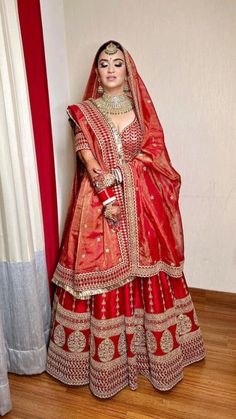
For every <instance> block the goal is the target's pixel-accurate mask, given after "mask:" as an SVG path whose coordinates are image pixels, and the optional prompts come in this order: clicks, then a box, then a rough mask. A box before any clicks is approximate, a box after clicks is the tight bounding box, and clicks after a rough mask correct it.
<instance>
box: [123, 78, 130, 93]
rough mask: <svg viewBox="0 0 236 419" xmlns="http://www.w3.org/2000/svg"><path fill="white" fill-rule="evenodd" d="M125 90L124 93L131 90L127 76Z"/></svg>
mask: <svg viewBox="0 0 236 419" xmlns="http://www.w3.org/2000/svg"><path fill="white" fill-rule="evenodd" d="M123 92H124V93H128V92H129V84H128V80H127V78H125V85H124V89H123Z"/></svg>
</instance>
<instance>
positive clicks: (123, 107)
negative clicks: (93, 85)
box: [96, 93, 134, 115]
mask: <svg viewBox="0 0 236 419" xmlns="http://www.w3.org/2000/svg"><path fill="white" fill-rule="evenodd" d="M96 105H97V107H98V108H99V109H100V110H101V111H102V112H103V113H105V114H109V115H121V114H123V113H127V112H129V111H131V110H132V109H133V108H134V104H133V102H132V100H131V99H130V98H129V97H128V96H127V95H126V94H122V95H117V96H111V95H109V94H108V93H103V95H102V97H100V98H99V99H97V100H96Z"/></svg>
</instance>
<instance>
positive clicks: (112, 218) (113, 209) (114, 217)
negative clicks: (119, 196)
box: [104, 204, 121, 227]
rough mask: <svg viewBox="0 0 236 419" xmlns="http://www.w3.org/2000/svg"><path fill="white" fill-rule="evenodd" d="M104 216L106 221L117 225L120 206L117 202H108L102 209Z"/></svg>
mask: <svg viewBox="0 0 236 419" xmlns="http://www.w3.org/2000/svg"><path fill="white" fill-rule="evenodd" d="M104 216H105V218H106V219H107V221H108V223H109V224H111V225H112V226H114V227H117V226H118V225H119V223H120V219H121V208H120V206H119V205H118V204H108V205H106V207H105V209H104Z"/></svg>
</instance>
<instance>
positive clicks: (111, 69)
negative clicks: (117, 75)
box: [108, 63, 115, 73]
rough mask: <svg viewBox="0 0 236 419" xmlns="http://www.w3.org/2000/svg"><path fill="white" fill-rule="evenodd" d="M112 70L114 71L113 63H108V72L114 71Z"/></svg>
mask: <svg viewBox="0 0 236 419" xmlns="http://www.w3.org/2000/svg"><path fill="white" fill-rule="evenodd" d="M114 71H115V68H114V65H113V63H109V65H108V73H114Z"/></svg>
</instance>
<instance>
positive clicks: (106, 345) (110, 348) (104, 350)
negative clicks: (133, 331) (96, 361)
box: [98, 338, 115, 362]
mask: <svg viewBox="0 0 236 419" xmlns="http://www.w3.org/2000/svg"><path fill="white" fill-rule="evenodd" d="M114 353H115V346H114V343H113V342H112V340H111V339H109V338H107V339H104V340H103V341H102V342H101V343H100V344H99V345H98V356H99V358H100V360H101V361H102V362H107V361H111V359H112V358H113V356H114Z"/></svg>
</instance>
